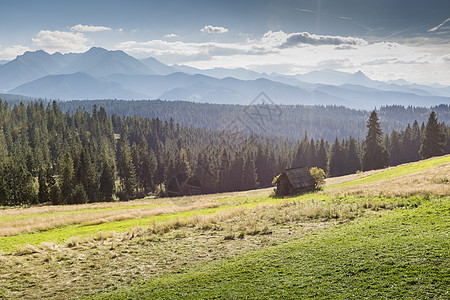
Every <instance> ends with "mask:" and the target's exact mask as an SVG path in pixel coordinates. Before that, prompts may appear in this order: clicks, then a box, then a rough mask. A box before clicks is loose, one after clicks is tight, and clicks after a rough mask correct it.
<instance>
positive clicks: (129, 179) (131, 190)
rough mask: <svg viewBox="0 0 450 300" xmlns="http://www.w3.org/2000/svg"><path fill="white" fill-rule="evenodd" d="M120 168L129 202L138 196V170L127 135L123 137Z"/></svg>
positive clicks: (123, 187)
mask: <svg viewBox="0 0 450 300" xmlns="http://www.w3.org/2000/svg"><path fill="white" fill-rule="evenodd" d="M118 168H119V174H120V178H121V183H122V190H123V192H124V196H125V198H126V199H127V200H128V199H132V198H133V197H134V196H135V195H136V189H137V180H136V169H135V166H134V164H133V159H132V157H131V149H130V144H129V142H128V137H127V135H126V134H123V135H122V136H121V141H120V153H119V164H118Z"/></svg>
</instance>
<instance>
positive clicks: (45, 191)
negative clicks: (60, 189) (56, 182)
mask: <svg viewBox="0 0 450 300" xmlns="http://www.w3.org/2000/svg"><path fill="white" fill-rule="evenodd" d="M38 183H39V192H38V202H39V203H47V202H49V201H50V187H49V185H48V183H47V172H45V171H44V170H43V169H42V168H41V169H40V170H39V177H38Z"/></svg>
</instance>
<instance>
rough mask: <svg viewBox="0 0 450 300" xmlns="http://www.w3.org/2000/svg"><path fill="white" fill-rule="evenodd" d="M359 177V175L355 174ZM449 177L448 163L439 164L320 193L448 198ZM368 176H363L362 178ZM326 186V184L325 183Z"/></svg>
mask: <svg viewBox="0 0 450 300" xmlns="http://www.w3.org/2000/svg"><path fill="white" fill-rule="evenodd" d="M355 175H360V174H355ZM355 175H349V176H342V177H340V178H336V179H335V180H334V181H330V182H333V183H334V184H337V183H338V182H339V183H341V182H346V181H349V180H347V179H350V180H352V179H351V178H353V179H355V177H354V176H355ZM449 175H450V163H446V164H441V165H439V166H437V167H433V168H431V169H427V170H424V171H419V172H416V173H412V174H408V175H404V176H401V177H397V178H393V179H387V180H381V181H377V182H370V183H365V184H360V185H356V186H348V187H341V188H334V189H332V190H325V191H322V192H320V193H324V194H332V195H358V196H386V197H409V196H414V195H417V196H425V195H430V196H431V195H432V196H439V197H440V196H449V195H450V184H449V183H448V181H446V180H445V178H447V179H448V177H450V176H449ZM365 176H368V175H364V176H363V177H365ZM327 184H328V183H327Z"/></svg>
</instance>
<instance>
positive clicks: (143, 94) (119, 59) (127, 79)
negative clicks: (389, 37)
mask: <svg viewBox="0 0 450 300" xmlns="http://www.w3.org/2000/svg"><path fill="white" fill-rule="evenodd" d="M1 91H3V92H8V93H18V94H22V95H26V96H30V97H46V98H60V99H101V98H105V99H115V98H117V99H158V98H159V99H163V100H189V101H196V102H211V103H236V104H247V103H250V102H251V101H252V100H253V99H254V97H256V95H258V94H259V93H260V92H261V91H265V92H266V93H267V94H268V95H269V96H270V97H271V98H272V99H273V100H274V101H275V102H276V103H284V104H307V105H314V104H320V105H344V106H347V107H350V108H362V109H373V108H374V107H379V106H381V105H391V104H401V105H417V106H431V105H437V104H447V103H450V98H449V96H450V87H445V86H437V85H436V86H427V85H417V84H410V83H408V82H406V81H401V80H398V81H392V82H381V81H376V80H372V79H370V78H368V77H367V76H366V75H365V74H364V73H363V72H361V71H358V72H355V73H346V72H340V71H335V70H316V71H313V72H310V73H307V74H297V75H280V74H275V73H273V74H265V73H258V72H254V71H251V70H246V69H243V68H236V69H225V68H215V69H207V70H200V69H196V68H193V67H189V66H179V65H173V66H168V65H166V64H164V63H162V62H160V61H158V60H157V59H155V58H152V57H149V58H146V59H143V60H137V59H135V58H134V57H132V56H130V55H128V54H126V53H125V52H123V51H108V50H106V49H103V48H98V47H93V48H91V49H90V50H88V51H87V52H85V53H69V54H61V53H54V54H52V55H50V54H48V53H46V52H44V51H35V52H26V53H24V54H23V55H20V56H18V57H17V58H16V59H14V60H12V61H10V62H7V63H6V64H4V65H1V66H0V92H1Z"/></svg>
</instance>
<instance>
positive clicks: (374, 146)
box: [362, 111, 389, 171]
mask: <svg viewBox="0 0 450 300" xmlns="http://www.w3.org/2000/svg"><path fill="white" fill-rule="evenodd" d="M367 128H368V131H367V137H366V140H365V145H364V151H363V153H364V154H363V161H362V162H363V164H362V165H363V169H364V171H367V170H374V169H381V168H384V167H386V166H387V164H388V160H389V153H388V151H387V150H386V148H385V147H384V145H383V131H381V128H380V122H379V120H378V116H377V113H376V111H372V113H371V114H370V117H369V120H368V121H367Z"/></svg>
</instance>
